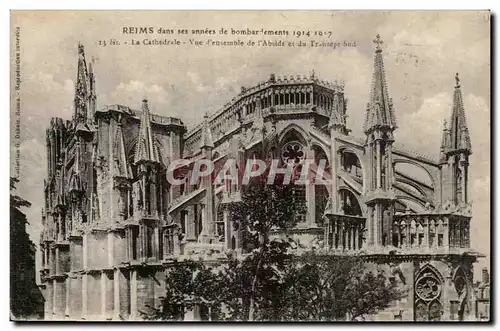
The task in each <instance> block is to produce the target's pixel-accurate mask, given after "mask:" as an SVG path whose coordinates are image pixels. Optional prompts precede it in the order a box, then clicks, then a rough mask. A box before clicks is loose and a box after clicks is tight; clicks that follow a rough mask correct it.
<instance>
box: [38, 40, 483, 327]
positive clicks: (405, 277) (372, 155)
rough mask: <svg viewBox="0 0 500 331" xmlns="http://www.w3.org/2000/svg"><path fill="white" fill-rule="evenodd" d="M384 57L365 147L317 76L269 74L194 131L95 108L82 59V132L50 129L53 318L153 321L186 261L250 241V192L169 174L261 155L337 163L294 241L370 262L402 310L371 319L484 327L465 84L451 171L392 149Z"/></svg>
mask: <svg viewBox="0 0 500 331" xmlns="http://www.w3.org/2000/svg"><path fill="white" fill-rule="evenodd" d="M381 45H382V41H381V40H380V37H379V36H377V38H376V39H375V46H376V47H375V55H374V63H373V81H372V86H371V94H370V98H369V101H368V104H367V108H366V118H365V123H364V133H365V136H364V137H360V138H357V137H355V136H353V135H351V134H350V130H349V129H348V128H347V126H346V117H347V102H346V98H345V96H344V86H343V84H342V83H329V82H325V81H322V80H320V79H318V78H317V77H316V75H315V74H314V73H312V74H311V75H309V76H307V77H306V76H296V77H281V78H279V77H276V76H275V75H274V74H271V76H270V77H269V79H268V80H267V81H265V82H261V83H259V84H258V85H256V86H254V87H251V88H243V87H242V89H241V92H240V93H239V95H238V96H236V97H235V98H233V99H232V100H231V101H230V102H228V103H227V104H225V105H224V107H223V108H222V109H221V110H219V111H218V112H216V113H214V114H213V115H211V116H207V115H206V116H205V117H204V119H203V121H202V123H200V124H199V125H198V126H197V127H195V128H193V129H191V130H190V131H187V130H186V127H185V125H184V124H183V122H182V121H181V120H180V119H178V118H174V117H166V116H160V115H156V114H152V113H151V112H150V109H149V104H148V101H147V100H143V101H142V109H141V110H135V109H131V108H129V107H127V106H122V105H109V106H106V107H104V108H102V109H97V107H96V98H97V94H96V85H95V78H94V73H93V67H92V63H89V64H87V62H86V59H85V53H84V48H83V46H82V45H79V47H78V69H77V71H78V72H77V80H76V88H75V97H74V115H73V118H72V119H71V120H63V119H61V118H53V119H52V120H51V122H50V126H49V128H48V129H47V131H46V144H47V166H48V167H47V168H48V169H47V170H48V172H47V178H46V180H45V188H44V189H45V208H44V210H43V211H42V222H43V231H42V234H41V238H40V245H39V249H40V251H41V255H42V261H41V268H40V273H41V282H42V288H43V289H44V296H45V300H46V302H45V316H46V317H48V318H52V319H57V320H62V319H69V320H136V319H141V316H142V313H144V312H146V311H147V310H148V307H152V306H154V307H158V306H160V305H161V304H162V302H163V300H168V298H165V292H166V289H165V284H164V282H163V281H162V279H163V278H164V275H165V271H166V269H167V268H168V266H169V264H171V263H172V261H173V260H174V259H178V260H179V259H183V258H187V257H189V258H193V257H196V256H203V257H204V259H206V260H210V259H213V260H217V259H223V257H224V256H226V255H225V254H226V253H227V252H228V251H231V252H233V253H235V254H244V253H245V243H244V240H243V239H242V238H243V236H242V231H243V230H242V229H240V228H239V227H238V220H237V219H233V218H232V216H231V214H230V212H229V210H228V208H227V206H228V205H229V204H231V203H235V202H237V201H238V199H240V198H241V194H240V193H241V190H243V189H244V187H242V186H241V185H239V184H238V183H237V182H236V183H224V184H223V185H217V184H216V183H214V182H212V181H211V180H201V181H200V182H199V183H198V184H197V185H186V186H183V185H181V186H173V185H169V183H168V181H167V175H168V174H167V173H166V172H167V168H168V165H169V164H170V162H172V161H173V160H177V159H181V158H183V159H186V160H188V162H194V161H195V160H198V159H203V158H205V159H208V160H212V161H213V162H214V163H215V165H216V167H217V166H220V164H223V163H224V162H225V160H227V159H229V158H233V159H236V160H245V159H249V158H252V157H256V156H258V157H265V158H273V159H279V160H281V162H283V163H297V164H300V163H301V162H303V161H304V160H305V159H309V160H314V162H319V160H326V171H327V172H329V173H330V175H331V179H332V180H331V183H329V184H328V185H314V184H311V185H305V186H304V187H303V190H302V192H301V194H302V195H303V198H304V199H305V201H306V205H307V212H306V213H305V215H301V219H300V221H299V224H298V225H297V227H296V228H295V229H293V230H292V231H291V233H292V234H293V235H294V236H295V238H296V239H297V240H300V241H301V243H304V244H306V245H307V244H311V245H312V244H316V245H317V244H318V243H319V244H320V247H321V249H323V250H326V251H330V253H334V254H352V253H355V254H361V255H363V256H364V257H365V258H366V260H367V267H373V268H383V269H384V270H386V271H387V272H389V273H390V275H391V277H394V279H395V280H396V281H398V282H399V283H400V285H401V287H403V288H404V289H405V291H406V293H407V295H406V297H405V298H403V299H401V300H400V302H397V303H395V304H394V307H393V308H390V309H387V311H384V312H381V313H380V314H378V315H377V316H374V317H373V318H374V319H379V320H394V319H396V318H398V319H402V320H416V321H422V320H442V321H443V320H444V321H447V320H471V319H475V311H474V310H475V300H476V298H475V291H474V288H473V279H472V274H473V273H472V270H473V269H472V266H473V263H474V262H475V261H476V259H477V258H478V257H481V254H479V253H478V252H476V251H474V250H473V249H471V248H470V240H469V234H470V231H469V230H470V223H471V206H470V200H469V195H468V167H469V163H468V162H469V156H470V155H471V153H472V149H471V143H470V138H469V132H468V127H467V124H466V116H465V110H464V105H463V100H462V91H461V86H460V80H459V77H458V74H457V76H456V84H455V86H454V96H453V107H452V109H451V114H450V118H449V121H447V122H445V123H444V126H443V129H442V144H441V147H440V153H439V158H433V157H429V156H425V155H423V154H421V153H418V152H415V151H412V150H409V149H406V148H404V147H403V146H401V145H398V143H397V142H396V141H395V139H394V132H395V130H396V129H397V122H396V110H395V109H394V106H393V103H392V100H391V98H390V96H389V91H388V85H387V81H386V74H385V69H384V64H383V55H382V48H381ZM190 171H192V169H190V168H189V166H188V167H186V175H189V173H190ZM162 277H163V278H162ZM195 315H196V314H195ZM191 317H192V318H197V316H191ZM198 317H199V316H198Z"/></svg>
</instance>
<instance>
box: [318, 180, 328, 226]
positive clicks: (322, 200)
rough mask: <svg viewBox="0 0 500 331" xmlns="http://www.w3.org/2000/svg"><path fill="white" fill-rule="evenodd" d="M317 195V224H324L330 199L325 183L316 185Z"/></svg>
mask: <svg viewBox="0 0 500 331" xmlns="http://www.w3.org/2000/svg"><path fill="white" fill-rule="evenodd" d="M315 189H316V192H315V193H316V197H315V201H316V203H315V208H316V213H315V214H316V224H318V225H320V226H321V225H322V224H323V215H324V214H325V208H326V205H327V204H328V199H329V198H330V195H329V194H328V189H327V188H326V186H325V185H316V186H315Z"/></svg>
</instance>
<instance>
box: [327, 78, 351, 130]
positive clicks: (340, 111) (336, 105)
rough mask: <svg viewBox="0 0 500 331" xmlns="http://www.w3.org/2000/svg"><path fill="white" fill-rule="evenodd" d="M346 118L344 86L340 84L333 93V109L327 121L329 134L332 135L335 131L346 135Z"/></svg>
mask: <svg viewBox="0 0 500 331" xmlns="http://www.w3.org/2000/svg"><path fill="white" fill-rule="evenodd" d="M346 118H347V116H346V105H345V99H344V86H343V84H341V85H339V86H337V88H336V90H335V92H334V94H333V109H332V111H331V113H330V119H329V121H328V128H329V129H330V134H331V135H332V136H333V135H335V132H337V133H340V134H342V135H346V134H347V133H348V130H347V126H346Z"/></svg>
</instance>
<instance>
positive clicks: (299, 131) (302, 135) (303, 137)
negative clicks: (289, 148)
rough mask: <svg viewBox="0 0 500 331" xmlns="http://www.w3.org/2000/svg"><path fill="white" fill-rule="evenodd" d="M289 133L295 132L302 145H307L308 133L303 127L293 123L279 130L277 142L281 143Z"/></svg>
mask: <svg viewBox="0 0 500 331" xmlns="http://www.w3.org/2000/svg"><path fill="white" fill-rule="evenodd" d="M290 134H295V135H296V136H297V138H298V139H299V141H300V142H301V143H303V144H304V146H308V140H309V139H310V135H309V133H307V132H306V131H305V130H304V129H303V128H301V127H300V126H298V125H297V124H295V123H292V124H289V125H288V126H287V127H285V128H284V129H283V130H281V132H280V134H279V135H278V142H279V144H280V145H282V144H283V142H284V140H285V138H286V137H287V136H288V135H290Z"/></svg>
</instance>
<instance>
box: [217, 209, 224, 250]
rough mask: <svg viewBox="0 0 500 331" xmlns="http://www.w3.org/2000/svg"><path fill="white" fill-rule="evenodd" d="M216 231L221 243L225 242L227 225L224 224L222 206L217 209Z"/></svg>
mask: <svg viewBox="0 0 500 331" xmlns="http://www.w3.org/2000/svg"><path fill="white" fill-rule="evenodd" d="M216 227H217V228H216V231H217V237H218V238H219V242H224V241H225V237H226V231H225V223H224V208H223V207H222V205H221V204H219V206H218V207H217V220H216Z"/></svg>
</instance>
